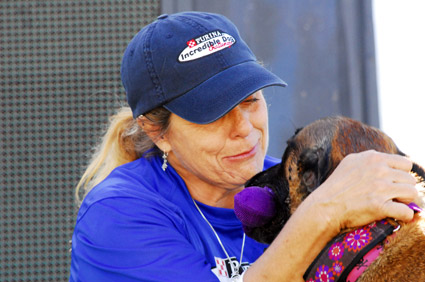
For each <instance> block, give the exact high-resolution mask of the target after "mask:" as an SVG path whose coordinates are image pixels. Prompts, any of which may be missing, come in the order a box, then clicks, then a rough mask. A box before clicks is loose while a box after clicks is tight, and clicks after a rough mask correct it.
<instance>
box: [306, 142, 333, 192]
mask: <svg viewBox="0 0 425 282" xmlns="http://www.w3.org/2000/svg"><path fill="white" fill-rule="evenodd" d="M328 151H329V150H325V149H324V148H322V147H317V146H316V147H312V148H307V149H305V150H304V151H302V153H301V154H300V158H299V160H298V173H299V174H300V175H299V177H300V180H301V186H302V187H303V188H304V189H305V190H306V192H308V194H310V193H311V192H313V191H314V190H315V189H316V188H317V187H319V185H320V184H322V182H323V181H324V180H325V179H326V177H327V175H328V173H329V168H330V166H329V158H328V156H327V155H326V154H328V153H329V152H328Z"/></svg>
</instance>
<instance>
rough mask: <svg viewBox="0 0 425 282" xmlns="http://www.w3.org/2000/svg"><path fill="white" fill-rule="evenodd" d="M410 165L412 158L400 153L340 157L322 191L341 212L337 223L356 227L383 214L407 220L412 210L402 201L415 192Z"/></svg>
mask: <svg viewBox="0 0 425 282" xmlns="http://www.w3.org/2000/svg"><path fill="white" fill-rule="evenodd" d="M411 168H412V162H411V161H410V160H408V159H407V158H405V157H403V156H398V155H391V154H385V153H379V152H376V151H366V152H362V153H357V154H351V155H349V156H347V157H346V158H345V159H343V160H342V162H341V164H340V166H338V167H337V168H336V170H335V171H334V173H333V175H331V177H329V179H328V181H327V182H325V183H324V184H325V186H327V187H326V188H325V189H329V190H327V191H326V190H324V191H323V192H324V193H325V196H327V197H328V200H329V201H330V202H331V203H332V205H331V206H333V207H334V210H335V211H336V212H337V213H338V214H340V215H341V221H340V226H342V227H356V226H360V225H364V224H367V223H370V222H372V221H375V220H379V219H382V218H385V217H393V218H396V219H398V220H403V221H404V220H405V221H409V220H411V219H412V217H413V212H412V211H411V210H410V208H409V207H407V205H406V204H408V203H410V202H412V201H413V200H414V199H416V198H417V196H418V191H417V190H416V188H415V184H416V179H415V177H413V176H412V175H411V174H410V173H409V172H410V170H411ZM317 190H320V189H317ZM317 190H316V191H317ZM317 192H319V191H317ZM329 192H331V193H329ZM319 193H320V192H319ZM329 195H332V196H329ZM322 196H323V195H322Z"/></svg>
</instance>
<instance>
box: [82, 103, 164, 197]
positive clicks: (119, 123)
mask: <svg viewBox="0 0 425 282" xmlns="http://www.w3.org/2000/svg"><path fill="white" fill-rule="evenodd" d="M170 114H171V113H170V112H169V111H168V110H166V109H165V108H162V107H159V108H156V109H154V110H152V111H151V112H149V113H148V114H146V115H144V116H145V117H146V119H147V121H148V122H151V123H152V124H153V125H155V126H157V128H158V134H159V136H160V135H162V134H165V132H166V130H167V129H168V125H169V117H170ZM152 148H156V146H155V144H154V142H153V141H152V140H151V139H150V138H149V136H148V135H147V134H146V132H144V131H143V130H142V128H141V127H140V126H139V125H138V123H137V120H136V119H134V118H133V115H132V112H131V109H130V108H129V107H122V108H121V109H119V110H118V112H117V113H116V114H115V115H113V116H112V117H110V119H109V125H108V128H107V130H106V132H105V134H104V136H103V137H102V139H101V142H100V143H99V145H98V146H96V148H95V152H94V154H93V156H92V158H91V161H90V163H89V165H88V167H87V169H86V170H85V172H84V174H83V176H82V177H81V179H80V181H79V182H78V184H77V186H76V189H75V197H76V199H77V202H78V203H80V202H81V197H80V196H81V194H84V196H85V195H86V194H87V193H88V192H89V191H90V190H91V189H92V188H93V187H94V186H96V185H97V184H98V183H100V182H101V181H102V180H103V179H105V177H106V176H108V175H109V174H110V173H111V171H112V170H114V169H115V168H116V167H118V166H120V165H122V164H125V163H128V162H131V161H134V160H136V159H138V158H140V157H141V156H142V155H143V154H144V153H145V152H147V151H148V150H150V149H152ZM156 149H157V148H156ZM155 153H159V149H157V150H152V152H151V154H149V156H151V155H153V154H155ZM84 196H83V197H84Z"/></svg>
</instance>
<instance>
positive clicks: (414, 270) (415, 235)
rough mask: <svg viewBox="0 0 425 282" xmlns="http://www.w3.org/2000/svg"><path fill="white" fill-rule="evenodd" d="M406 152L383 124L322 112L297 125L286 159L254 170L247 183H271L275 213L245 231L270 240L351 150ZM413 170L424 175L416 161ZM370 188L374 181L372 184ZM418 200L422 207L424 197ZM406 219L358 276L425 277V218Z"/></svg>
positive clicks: (388, 278) (364, 278) (387, 278)
mask: <svg viewBox="0 0 425 282" xmlns="http://www.w3.org/2000/svg"><path fill="white" fill-rule="evenodd" d="M371 149H373V150H376V151H380V152H386V153H392V154H400V155H404V154H403V153H402V152H400V150H398V148H397V146H396V145H395V144H394V142H393V141H392V140H391V138H389V137H388V136H387V135H385V134H384V133H383V132H381V131H380V130H378V129H376V128H373V127H371V126H367V125H365V124H363V123H360V122H357V121H354V120H352V119H349V118H345V117H331V118H324V119H321V120H318V121H316V122H313V123H312V124H310V125H308V126H306V127H304V128H303V129H300V130H298V131H297V132H296V133H295V135H294V136H293V137H292V138H291V139H290V140H289V141H288V146H287V148H286V150H285V153H284V155H283V158H282V163H281V164H279V165H276V166H274V167H272V168H270V169H268V170H266V171H264V172H261V173H259V174H257V175H256V176H254V177H253V178H252V179H251V180H250V181H249V182H248V183H247V184H246V186H247V187H248V186H260V187H265V186H267V187H269V188H271V189H272V191H273V192H274V195H275V203H276V210H277V213H276V215H275V216H274V217H273V218H272V219H271V220H270V221H269V222H268V223H266V224H264V225H262V226H258V227H255V228H250V230H248V232H247V235H248V236H250V237H252V238H254V239H256V240H257V241H260V242H265V243H270V242H271V241H272V240H273V239H274V238H275V237H276V236H277V234H278V233H279V231H280V229H281V228H282V227H283V225H284V224H285V222H286V221H287V220H288V218H289V216H290V215H291V214H292V213H293V212H294V211H295V209H296V208H297V207H298V205H299V204H300V203H301V201H302V200H303V199H304V198H305V197H307V196H308V195H309V194H310V193H311V192H312V191H314V189H316V188H317V187H319V186H320V184H321V183H323V182H324V181H325V180H326V178H327V177H328V176H329V175H330V174H331V173H332V172H333V171H334V169H335V168H336V167H337V165H338V164H339V163H340V161H341V160H342V159H343V158H344V157H345V156H346V155H348V154H350V153H355V152H361V151H365V150H371ZM412 171H413V172H414V173H415V174H416V175H417V176H418V179H421V180H424V179H425V171H424V169H423V168H422V167H420V166H419V165H417V164H414V166H413V169H412ZM371 188H372V187H371ZM417 204H418V205H419V206H422V207H423V201H422V199H418V201H417ZM421 214H424V212H422V213H420V214H419V213H417V214H416V215H415V219H414V221H412V222H410V223H402V224H401V228H400V229H399V230H398V231H397V234H396V236H392V237H391V238H388V239H387V243H386V244H385V246H384V250H383V252H382V253H381V254H380V255H379V257H378V258H377V259H376V260H375V261H374V262H372V264H371V265H370V266H369V267H368V268H367V270H366V271H365V272H364V273H363V274H362V275H361V276H360V278H359V279H358V280H357V281H425V218H424V217H421Z"/></svg>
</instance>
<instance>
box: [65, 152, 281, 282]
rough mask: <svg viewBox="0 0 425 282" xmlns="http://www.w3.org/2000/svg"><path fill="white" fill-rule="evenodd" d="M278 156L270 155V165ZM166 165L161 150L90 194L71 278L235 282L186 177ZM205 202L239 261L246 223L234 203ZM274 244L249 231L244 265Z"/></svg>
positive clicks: (77, 227) (119, 171)
mask: <svg viewBox="0 0 425 282" xmlns="http://www.w3.org/2000/svg"><path fill="white" fill-rule="evenodd" d="M276 163H278V160H277V159H274V158H271V157H266V159H265V161H264V168H265V169H267V168H268V167H270V166H272V165H275V164H276ZM161 165H162V159H161V158H160V157H153V158H151V159H148V160H147V159H145V158H140V159H138V160H136V161H134V162H131V163H128V164H125V165H122V166H120V167H118V168H116V169H115V170H114V171H113V172H112V173H111V174H110V175H109V176H108V177H107V178H106V179H105V180H104V181H102V182H101V183H100V184H98V185H97V186H96V187H94V188H93V189H92V190H91V191H90V192H89V193H88V195H87V196H86V197H85V198H84V201H83V203H82V205H81V207H80V210H79V213H78V216H77V221H76V225H75V229H74V234H73V236H72V262H71V276H70V281H102V282H106V281H114V282H116V281H119V282H124V281H228V280H227V279H228V278H227V277H228V276H229V275H230V273H229V271H230V269H229V266H230V265H231V263H232V262H230V263H229V261H228V259H227V256H226V255H225V254H224V252H223V249H222V247H221V246H220V244H219V243H218V240H217V238H216V236H215V234H214V232H213V231H212V229H211V227H210V226H209V225H208V223H207V222H206V221H205V220H204V219H203V218H202V216H201V214H200V213H199V211H198V210H197V209H196V207H195V205H194V203H193V201H192V198H191V196H190V194H189V192H188V190H187V187H186V185H185V183H184V181H183V180H182V178H181V177H180V176H179V175H178V174H177V173H176V171H175V170H174V169H173V168H172V167H171V166H169V167H168V168H167V170H166V171H165V172H164V171H162V169H161ZM197 204H198V206H199V208H200V209H201V211H202V213H203V214H204V215H205V217H206V218H207V219H208V221H209V222H210V223H211V225H212V226H213V227H214V229H215V231H216V232H217V234H218V236H219V238H220V239H221V241H222V243H223V245H224V248H225V249H226V251H227V253H228V254H229V256H230V257H236V258H234V259H232V260H237V261H239V259H240V254H241V247H242V238H243V230H242V225H241V223H240V222H239V220H238V219H237V218H236V216H235V213H234V211H233V209H225V208H216V207H211V206H207V205H204V204H202V203H199V202H197ZM266 247H267V245H265V244H261V243H258V242H256V241H254V240H253V239H251V238H249V237H246V241H245V247H244V251H243V258H242V264H243V265H244V262H245V263H247V264H249V263H253V262H254V261H255V260H256V259H257V258H258V257H259V256H260V255H261V254H262V253H263V251H264V249H265V248H266ZM226 262H227V263H226ZM245 266H246V264H245Z"/></svg>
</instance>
